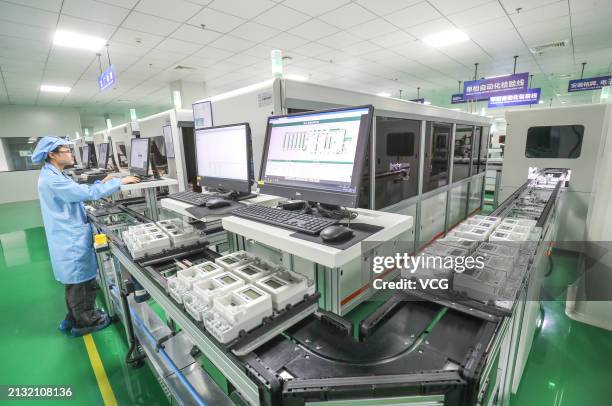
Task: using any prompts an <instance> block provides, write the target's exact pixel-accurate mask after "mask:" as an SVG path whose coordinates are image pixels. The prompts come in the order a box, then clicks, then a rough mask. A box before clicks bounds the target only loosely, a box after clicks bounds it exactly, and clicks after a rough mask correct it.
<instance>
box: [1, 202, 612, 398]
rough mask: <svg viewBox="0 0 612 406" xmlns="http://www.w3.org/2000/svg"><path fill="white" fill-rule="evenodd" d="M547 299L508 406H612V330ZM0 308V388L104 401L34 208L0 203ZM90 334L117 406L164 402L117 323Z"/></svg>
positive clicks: (566, 274) (563, 275)
mask: <svg viewBox="0 0 612 406" xmlns="http://www.w3.org/2000/svg"><path fill="white" fill-rule="evenodd" d="M553 258H554V270H553V273H552V274H551V276H550V279H549V281H547V283H548V284H549V285H550V286H559V285H563V283H564V281H566V280H568V279H569V278H571V274H572V270H573V269H574V268H575V260H574V259H573V258H570V257H566V256H564V255H561V254H555V255H553ZM548 293H549V297H550V299H551V301H548V302H543V306H544V311H545V313H544V314H545V317H544V322H543V324H542V329H541V331H540V332H539V333H538V335H537V336H536V337H535V339H534V343H533V348H532V352H531V355H530V357H529V360H528V362H527V366H526V368H525V372H524V375H523V380H522V382H521V385H520V387H519V390H518V393H517V394H516V396H514V397H513V398H512V401H511V405H512V406H523V405H527V406H531V405H538V406H540V405H545V406H548V405H551V406H552V405H554V406H576V405H589V406H599V405H601V406H603V405H610V404H612V332H610V331H606V330H602V329H599V328H596V327H592V326H589V325H586V324H582V323H579V322H575V321H573V320H570V319H569V318H567V317H566V316H565V313H564V306H565V303H564V301H563V300H562V295H559V292H558V291H557V290H549V291H548ZM554 299H558V300H556V301H554ZM375 306H376V304H368V305H367V306H363V307H360V308H358V309H356V310H355V311H354V312H351V313H350V314H349V317H350V318H351V319H352V320H355V321H357V320H360V319H361V318H363V317H364V316H365V315H366V314H367V313H369V311H371V310H372V309H373V308H374V307H375ZM0 309H1V310H2V313H1V314H2V315H3V317H4V325H3V328H2V329H1V330H0V343H2V346H1V347H0V359H1V360H2V361H1V365H2V366H1V367H0V385H7V384H21V385H23V384H39V385H43V384H49V385H71V386H72V387H73V388H74V393H75V395H74V399H73V400H72V401H71V402H70V403H71V404H87V405H101V404H103V401H102V396H101V394H100V391H99V388H98V385H97V382H96V378H95V376H94V373H93V370H92V367H91V364H90V361H89V358H88V355H87V351H86V349H85V345H84V342H83V339H82V338H77V339H71V338H68V337H67V336H65V335H62V334H61V333H60V332H59V331H58V330H57V324H58V323H59V321H60V320H61V319H62V318H63V316H64V314H65V308H64V297H63V287H62V285H60V284H59V283H57V282H56V281H55V280H54V279H53V274H52V271H51V265H50V262H49V256H48V252H47V245H46V239H45V234H44V229H43V228H42V221H41V219H40V209H39V206H38V202H36V201H34V202H22V203H18V204H3V205H0ZM93 337H94V341H95V343H96V346H97V348H98V352H99V353H100V357H101V359H102V362H103V364H104V368H105V370H106V373H107V375H108V378H109V381H110V384H111V386H112V389H113V392H114V394H115V397H116V398H117V401H118V403H119V404H120V405H166V404H168V402H167V401H166V398H165V396H164V394H163V393H162V390H161V388H160V386H159V384H158V383H157V381H156V380H155V377H154V376H153V374H152V373H151V371H150V370H149V369H148V367H146V366H145V367H143V368H141V369H138V370H132V369H130V368H128V367H127V366H126V365H125V362H124V356H125V353H126V351H127V347H126V345H125V338H124V332H123V329H122V328H121V327H120V326H118V325H113V326H112V327H110V328H108V329H106V330H103V331H100V332H97V333H94V334H93ZM45 403H47V402H45V401H32V402H27V401H23V402H20V403H19V404H22V405H28V404H32V405H40V404H45ZM63 403H64V402H62V404H63ZM55 404H58V402H55Z"/></svg>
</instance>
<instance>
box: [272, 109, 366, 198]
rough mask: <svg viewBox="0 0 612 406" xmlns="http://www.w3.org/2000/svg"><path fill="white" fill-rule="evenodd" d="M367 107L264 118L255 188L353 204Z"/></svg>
mask: <svg viewBox="0 0 612 406" xmlns="http://www.w3.org/2000/svg"><path fill="white" fill-rule="evenodd" d="M372 111H373V108H372V106H360V107H347V108H343V109H335V110H327V111H317V112H309V113H298V114H292V115H287V116H273V117H270V118H268V128H267V131H266V140H265V144H264V153H263V158H262V166H261V174H260V175H261V176H260V179H261V182H262V185H261V192H262V193H266V194H271V195H276V196H282V197H286V198H289V199H295V200H309V201H315V202H319V203H326V204H331V205H339V206H347V207H356V205H357V200H358V196H359V188H360V186H361V178H362V175H363V168H364V163H365V155H366V148H367V145H368V139H369V134H370V130H371V127H372Z"/></svg>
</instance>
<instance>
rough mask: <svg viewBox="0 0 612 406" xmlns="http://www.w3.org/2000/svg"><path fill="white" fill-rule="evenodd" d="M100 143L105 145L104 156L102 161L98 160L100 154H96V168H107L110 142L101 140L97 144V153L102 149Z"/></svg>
mask: <svg viewBox="0 0 612 406" xmlns="http://www.w3.org/2000/svg"><path fill="white" fill-rule="evenodd" d="M102 145H106V158H105V159H104V162H100V158H101V157H100V156H99V155H98V168H99V169H107V168H108V158H109V157H110V143H109V142H101V143H99V144H98V154H99V153H100V152H101V151H102Z"/></svg>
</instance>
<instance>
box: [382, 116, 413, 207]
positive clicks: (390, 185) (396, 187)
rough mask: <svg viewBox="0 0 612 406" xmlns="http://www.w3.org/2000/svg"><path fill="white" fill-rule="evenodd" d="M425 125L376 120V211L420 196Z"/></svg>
mask: <svg viewBox="0 0 612 406" xmlns="http://www.w3.org/2000/svg"><path fill="white" fill-rule="evenodd" d="M420 134H421V122H420V121H418V120H407V119H403V118H394V117H381V116H378V117H376V179H375V189H376V207H375V208H376V209H377V210H378V209H382V208H383V207H387V206H390V205H392V204H395V203H397V202H400V201H402V200H405V199H408V198H410V197H412V196H416V194H417V193H418V188H419V172H418V171H419V156H418V151H419V139H420Z"/></svg>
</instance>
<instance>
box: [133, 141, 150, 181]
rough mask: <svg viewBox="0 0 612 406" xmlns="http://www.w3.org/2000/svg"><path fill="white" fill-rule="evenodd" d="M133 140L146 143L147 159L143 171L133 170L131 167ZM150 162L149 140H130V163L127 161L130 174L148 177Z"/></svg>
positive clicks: (139, 169) (140, 169)
mask: <svg viewBox="0 0 612 406" xmlns="http://www.w3.org/2000/svg"><path fill="white" fill-rule="evenodd" d="M134 140H146V141H147V158H146V159H147V164H146V165H145V169H142V168H134V167H133V166H132V151H133V150H134ZM150 161H151V140H150V139H149V138H148V137H142V138H132V139H131V140H130V161H129V168H130V173H132V174H134V175H139V176H148V175H149V165H150Z"/></svg>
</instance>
